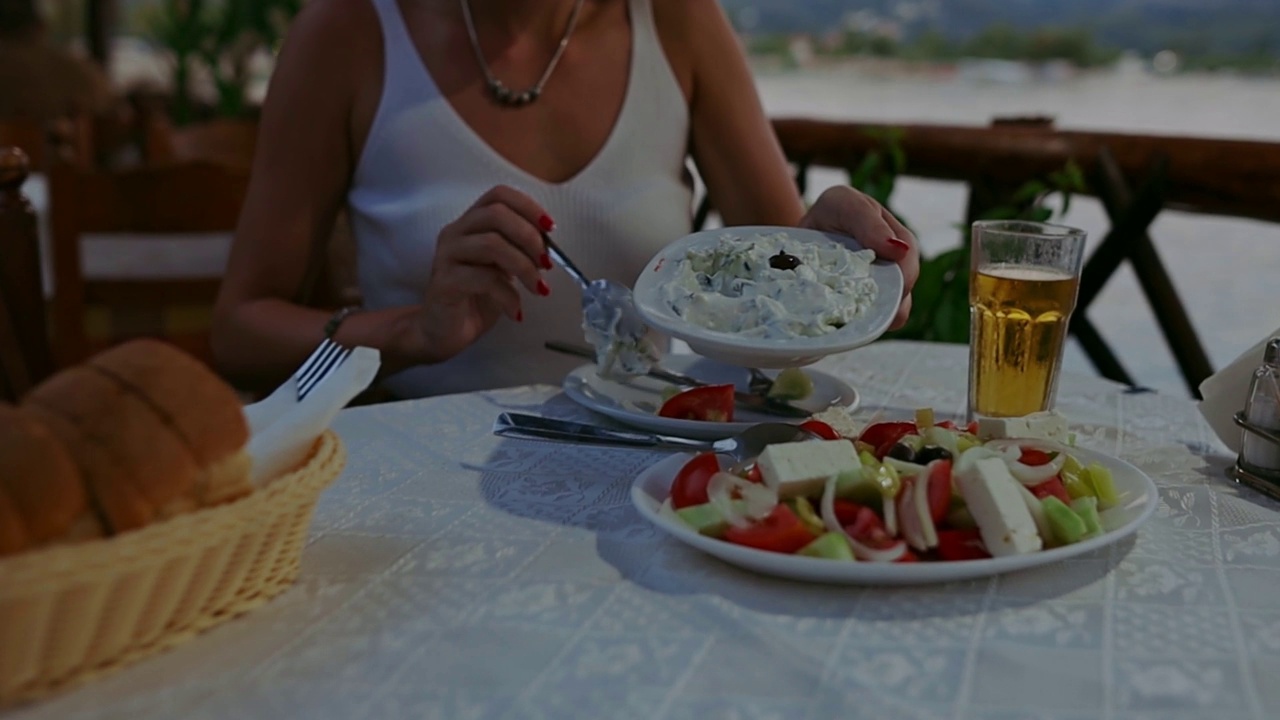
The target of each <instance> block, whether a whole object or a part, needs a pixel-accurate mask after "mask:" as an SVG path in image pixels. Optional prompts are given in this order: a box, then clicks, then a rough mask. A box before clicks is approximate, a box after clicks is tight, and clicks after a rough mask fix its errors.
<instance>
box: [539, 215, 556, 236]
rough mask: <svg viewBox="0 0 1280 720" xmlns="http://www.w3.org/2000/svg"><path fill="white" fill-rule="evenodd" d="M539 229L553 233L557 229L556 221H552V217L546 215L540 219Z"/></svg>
mask: <svg viewBox="0 0 1280 720" xmlns="http://www.w3.org/2000/svg"><path fill="white" fill-rule="evenodd" d="M538 227H540V228H542V232H551V231H552V230H555V229H556V221H555V220H552V219H551V216H550V215H546V214H544V215H543V216H542V217H540V218H538Z"/></svg>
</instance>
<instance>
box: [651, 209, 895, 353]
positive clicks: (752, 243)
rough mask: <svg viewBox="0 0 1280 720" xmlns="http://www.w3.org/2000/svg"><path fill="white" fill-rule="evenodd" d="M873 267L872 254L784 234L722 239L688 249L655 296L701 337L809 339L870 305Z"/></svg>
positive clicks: (837, 326)
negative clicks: (704, 332)
mask: <svg viewBox="0 0 1280 720" xmlns="http://www.w3.org/2000/svg"><path fill="white" fill-rule="evenodd" d="M779 253H782V254H784V255H789V256H791V258H793V259H794V260H798V261H799V264H794V261H793V260H791V259H788V258H782V259H781V260H779V261H775V262H774V263H772V264H771V262H770V260H771V259H772V258H774V257H775V256H777V255H779ZM873 260H875V253H874V252H873V251H871V250H857V251H854V250H850V249H849V248H846V247H844V246H843V245H841V244H839V243H837V242H834V241H830V242H801V241H799V240H794V239H792V238H790V237H788V236H787V235H786V233H775V234H771V235H752V236H749V237H742V238H739V237H734V236H732V235H725V236H723V237H721V238H720V240H719V242H718V243H717V244H716V245H715V246H713V247H709V248H706V249H703V250H690V251H689V254H688V255H687V256H686V257H685V258H684V259H683V260H681V261H680V264H679V267H678V268H677V270H676V273H675V275H674V277H672V279H671V280H670V281H669V282H668V283H667V284H666V285H665V286H664V287H663V288H662V297H663V300H664V301H665V302H666V303H667V304H668V306H669V307H670V308H671V309H672V311H673V312H675V314H676V315H679V316H680V317H682V318H684V319H685V320H686V321H688V322H690V323H693V324H694V325H699V326H701V327H704V328H707V329H708V330H715V331H719V332H725V333H734V334H738V335H746V336H749V337H759V338H770V339H774V338H777V339H786V338H797V337H816V336H820V335H825V334H827V333H831V332H835V331H836V330H839V329H840V328H842V327H844V326H845V325H847V324H848V323H849V322H851V321H852V320H853V319H854V318H856V317H858V316H859V315H861V314H863V313H864V312H866V310H867V308H869V307H870V306H871V304H872V303H873V302H875V299H876V294H877V292H878V289H877V287H876V283H875V281H874V280H872V279H871V277H870V271H871V262H872V261H873ZM778 264H782V265H794V267H793V268H791V269H780V268H779V267H775V266H774V265H778Z"/></svg>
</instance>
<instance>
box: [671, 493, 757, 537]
mask: <svg viewBox="0 0 1280 720" xmlns="http://www.w3.org/2000/svg"><path fill="white" fill-rule="evenodd" d="M734 502H738V503H742V504H743V506H744V507H745V505H746V503H745V502H743V501H741V500H735V501H734ZM676 517H678V518H680V519H681V520H682V521H684V523H685V524H686V525H688V526H689V527H691V528H693V529H694V530H695V531H697V533H698V534H699V535H706V536H707V537H713V538H718V537H720V536H721V535H724V531H725V530H727V529H729V523H728V521H727V520H725V519H724V516H723V515H721V514H720V511H719V510H718V509H716V507H715V505H712V504H711V503H703V504H701V505H690V506H689V507H683V508H680V509H679V510H676Z"/></svg>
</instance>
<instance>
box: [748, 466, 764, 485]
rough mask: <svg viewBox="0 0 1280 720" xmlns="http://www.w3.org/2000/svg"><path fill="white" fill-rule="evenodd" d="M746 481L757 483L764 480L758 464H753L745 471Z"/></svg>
mask: <svg viewBox="0 0 1280 720" xmlns="http://www.w3.org/2000/svg"><path fill="white" fill-rule="evenodd" d="M747 482H753V483H755V484H757V485H759V484H761V483H763V482H764V475H763V474H761V472H760V466H759V465H755V464H753V465H752V466H751V469H750V470H748V471H747Z"/></svg>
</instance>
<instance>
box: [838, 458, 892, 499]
mask: <svg viewBox="0 0 1280 720" xmlns="http://www.w3.org/2000/svg"><path fill="white" fill-rule="evenodd" d="M874 460H875V459H874V458H872V461H873V462H874ZM875 467H877V466H871V468H867V467H862V468H858V469H857V470H845V471H844V472H842V473H840V475H839V476H837V478H836V497H838V498H843V499H845V500H851V501H853V502H856V503H858V504H859V505H867V506H870V507H873V508H879V507H880V504H881V502H882V498H883V497H884V496H883V495H881V493H880V485H879V484H878V483H876V482H875V481H874V480H873V479H872V478H873V477H874V472H875Z"/></svg>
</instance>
